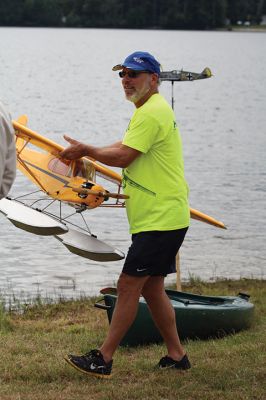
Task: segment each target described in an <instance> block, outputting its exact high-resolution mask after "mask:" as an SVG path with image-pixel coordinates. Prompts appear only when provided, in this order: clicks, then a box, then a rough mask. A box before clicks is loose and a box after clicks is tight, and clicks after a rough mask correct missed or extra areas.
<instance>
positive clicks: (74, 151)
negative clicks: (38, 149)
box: [59, 135, 88, 160]
mask: <svg viewBox="0 0 266 400" xmlns="http://www.w3.org/2000/svg"><path fill="white" fill-rule="evenodd" d="M64 139H65V140H66V141H67V142H68V143H70V146H68V147H67V148H66V149H65V150H63V151H61V152H60V153H59V155H60V157H62V158H66V159H67V160H76V159H78V158H81V157H83V156H86V155H88V146H87V145H86V144H84V143H81V142H78V141H77V140H75V139H71V138H70V137H69V136H67V135H64Z"/></svg>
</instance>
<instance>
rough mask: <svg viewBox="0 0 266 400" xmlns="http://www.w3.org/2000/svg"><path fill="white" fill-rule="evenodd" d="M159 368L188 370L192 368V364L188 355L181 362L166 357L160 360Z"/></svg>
mask: <svg viewBox="0 0 266 400" xmlns="http://www.w3.org/2000/svg"><path fill="white" fill-rule="evenodd" d="M157 367H158V368H160V369H168V368H176V369H181V370H186V369H189V368H191V364H190V362H189V359H188V357H187V355H186V354H185V355H184V357H183V358H181V360H180V361H176V360H173V359H172V358H171V357H168V356H165V357H163V358H161V359H160V361H159V364H158V365H157Z"/></svg>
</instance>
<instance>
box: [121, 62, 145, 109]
mask: <svg viewBox="0 0 266 400" xmlns="http://www.w3.org/2000/svg"><path fill="white" fill-rule="evenodd" d="M122 74H125V75H124V76H123V78H122V85H123V88H124V91H125V95H126V98H127V100H129V101H132V102H133V103H137V102H138V101H139V100H140V99H142V98H143V97H144V96H145V95H146V94H147V93H148V92H149V90H151V88H152V85H151V84H152V77H151V74H150V73H147V72H141V71H133V70H131V69H128V68H123V70H122Z"/></svg>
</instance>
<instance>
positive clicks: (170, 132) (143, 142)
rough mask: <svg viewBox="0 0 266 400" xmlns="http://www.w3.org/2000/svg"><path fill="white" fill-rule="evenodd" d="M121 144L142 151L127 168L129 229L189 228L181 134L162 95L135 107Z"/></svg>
mask: <svg viewBox="0 0 266 400" xmlns="http://www.w3.org/2000/svg"><path fill="white" fill-rule="evenodd" d="M122 143H123V144H124V145H126V146H129V147H132V148H134V149H136V150H139V151H140V152H141V153H142V154H141V155H140V156H139V157H137V158H136V159H135V160H134V161H133V162H132V163H131V164H130V165H129V166H128V167H127V168H125V169H124V170H123V188H124V193H125V194H127V195H128V196H129V197H130V198H129V199H128V200H126V210H127V216H128V221H129V225H130V233H138V232H143V231H154V230H158V231H166V230H174V229H181V228H185V227H187V226H188V225H189V220H190V211H189V204H188V186H187V183H186V181H185V178H184V163H183V155H182V143H181V138H180V134H179V131H178V128H177V126H176V122H175V116H174V112H173V110H172V109H171V107H170V105H169V104H168V103H167V102H166V100H165V99H164V98H163V97H162V96H161V95H160V94H158V93H156V94H154V95H152V96H151V97H150V98H149V99H148V101H147V102H146V103H144V104H143V105H142V106H141V107H139V108H137V109H136V111H135V112H134V114H133V117H132V119H131V121H130V123H129V126H128V129H127V131H126V133H125V136H124V139H123V142H122Z"/></svg>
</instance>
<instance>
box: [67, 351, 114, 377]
mask: <svg viewBox="0 0 266 400" xmlns="http://www.w3.org/2000/svg"><path fill="white" fill-rule="evenodd" d="M65 360H66V361H67V362H68V363H69V364H70V365H72V367H74V368H76V369H78V370H79V371H81V372H84V373H85V374H88V375H94V376H97V377H98V378H107V379H108V378H110V376H111V371H112V364H113V361H112V360H111V361H109V362H108V363H106V362H105V361H104V358H103V355H102V353H101V352H100V351H99V350H91V351H90V352H89V353H86V354H84V355H82V356H74V355H72V354H69V355H67V356H66V357H65Z"/></svg>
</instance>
